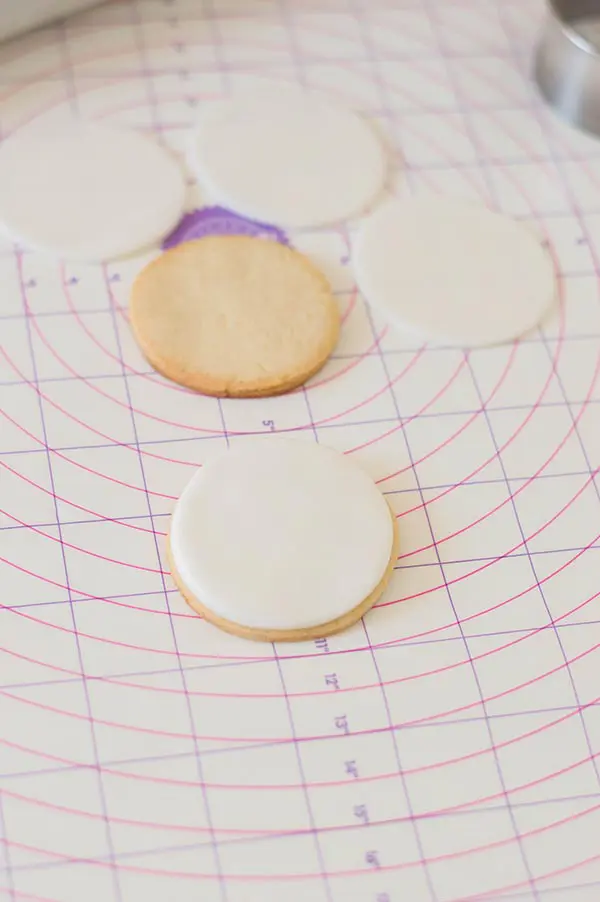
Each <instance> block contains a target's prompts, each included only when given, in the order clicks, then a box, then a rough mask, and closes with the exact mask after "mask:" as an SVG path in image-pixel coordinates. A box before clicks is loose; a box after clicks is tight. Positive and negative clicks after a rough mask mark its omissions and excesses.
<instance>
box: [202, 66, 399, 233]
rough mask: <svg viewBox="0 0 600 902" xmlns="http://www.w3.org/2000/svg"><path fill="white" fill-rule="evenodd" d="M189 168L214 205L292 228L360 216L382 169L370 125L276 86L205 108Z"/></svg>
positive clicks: (251, 89)
mask: <svg viewBox="0 0 600 902" xmlns="http://www.w3.org/2000/svg"><path fill="white" fill-rule="evenodd" d="M190 165H191V167H192V169H193V170H194V171H195V172H196V175H197V177H198V179H199V181H200V183H201V184H202V185H203V186H204V188H205V189H206V191H207V192H209V193H210V194H211V195H212V196H213V197H214V198H215V199H216V200H217V201H218V202H219V203H223V204H225V205H226V206H228V207H231V208H232V209H233V210H235V211H236V212H238V213H242V214H243V215H245V216H251V217H256V218H259V219H265V220H266V221H270V222H274V223H277V224H278V225H281V226H287V227H290V228H294V227H296V228H300V227H311V226H313V227H317V226H325V225H331V224H333V223H336V222H340V221H341V220H345V219H349V218H351V217H353V216H356V215H358V214H360V213H362V212H363V211H364V210H365V208H367V207H368V206H370V205H371V204H372V203H373V201H374V200H375V199H376V198H377V195H378V194H379V193H380V192H381V191H382V189H383V186H384V183H385V179H386V171H387V159H386V152H385V149H384V147H383V144H382V142H381V141H380V139H379V137H378V136H377V134H376V133H375V130H374V129H373V127H372V126H371V125H370V123H368V122H367V121H366V120H364V119H363V118H362V117H361V116H359V115H358V114H357V113H355V112H354V111H353V110H350V109H347V108H346V107H343V106H340V105H337V104H335V103H332V102H331V101H330V100H329V99H328V98H327V97H326V96H325V95H322V94H320V93H318V92H314V91H303V90H301V89H300V88H297V87H292V86H286V85H282V84H277V83H273V82H265V83H263V84H262V85H260V86H257V85H256V84H254V83H252V84H251V85H247V86H246V88H245V90H243V89H242V90H241V92H240V93H239V95H237V96H235V97H234V98H230V99H227V100H221V101H214V102H212V103H207V104H206V105H205V106H204V107H203V110H202V112H201V114H200V118H199V120H198V125H197V128H196V130H195V132H194V134H193V136H192V141H191V147H190Z"/></svg>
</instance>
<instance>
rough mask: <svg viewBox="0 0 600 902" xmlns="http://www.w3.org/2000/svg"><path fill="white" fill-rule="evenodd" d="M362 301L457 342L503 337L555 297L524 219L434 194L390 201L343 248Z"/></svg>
mask: <svg viewBox="0 0 600 902" xmlns="http://www.w3.org/2000/svg"><path fill="white" fill-rule="evenodd" d="M353 263H354V267H355V272H356V278H357V282H358V285H359V288H360V290H361V292H362V293H363V295H364V297H365V299H366V300H367V302H368V303H369V304H371V305H372V306H373V307H375V308H377V309H379V310H380V311H381V312H382V313H383V314H384V315H385V316H387V317H388V318H389V320H390V321H391V322H392V323H393V324H394V325H396V326H398V327H399V328H401V329H405V330H409V331H412V332H416V333H418V334H419V335H421V336H422V337H423V338H424V339H425V340H427V339H434V340H437V341H441V342H448V343H452V344H456V345H459V346H466V347H477V346H484V345H496V344H501V343H503V342H507V341H513V340H514V339H516V338H519V337H520V336H522V335H524V334H525V333H526V332H528V331H529V330H530V329H532V328H534V327H535V326H537V325H538V323H539V322H540V320H541V319H542V317H543V316H544V314H545V313H546V312H547V311H548V309H549V307H550V305H551V304H552V301H553V300H554V299H555V293H556V287H555V275H554V268H553V265H552V260H551V257H550V255H549V254H548V253H547V251H546V250H545V249H544V248H543V247H542V245H541V243H540V241H539V240H538V239H537V237H536V236H535V234H534V233H533V232H532V231H531V230H530V229H529V228H527V227H526V226H525V225H523V224H521V223H519V222H516V221H515V220H513V219H511V218H509V217H507V216H503V215H501V214H498V213H494V212H492V211H490V210H488V209H486V208H485V207H483V206H480V205H477V204H474V203H468V202H463V201H458V200H452V199H447V198H436V197H424V198H415V199H409V200H400V201H392V202H389V203H387V204H386V205H384V206H383V207H381V208H380V209H379V210H378V211H377V212H376V213H374V214H373V216H372V217H371V218H370V219H368V220H367V221H366V222H365V223H364V224H363V226H362V228H361V230H360V232H359V234H358V236H357V239H356V240H355V242H354V246H353Z"/></svg>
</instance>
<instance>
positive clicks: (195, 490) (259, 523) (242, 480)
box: [169, 437, 397, 641]
mask: <svg viewBox="0 0 600 902" xmlns="http://www.w3.org/2000/svg"><path fill="white" fill-rule="evenodd" d="M395 522H396V521H395V518H394V516H393V514H392V512H391V510H390V508H389V506H388V504H387V502H386V500H385V499H384V497H383V495H382V494H381V493H380V491H379V490H378V489H377V487H376V486H375V484H374V483H373V482H372V480H371V479H370V478H369V476H367V474H366V473H364V472H363V470H361V469H360V468H359V467H357V466H356V465H355V464H354V463H352V462H351V461H350V459H349V458H348V457H347V456H345V455H343V454H339V453H338V452H337V451H333V450H332V449H330V448H325V447H323V446H322V445H318V444H315V443H313V442H308V441H299V440H296V441H294V440H289V439H281V438H279V437H272V438H268V439H267V438H261V439H256V440H245V441H243V442H240V443H239V444H238V445H236V446H234V447H233V449H232V450H230V451H228V452H226V453H225V454H224V455H223V456H221V457H219V458H217V459H216V460H215V461H212V462H211V463H209V464H208V465H207V466H205V467H203V468H202V469H201V470H199V471H198V472H197V473H196V475H195V476H194V477H193V478H192V481H191V482H190V483H189V485H188V486H187V488H186V489H185V491H184V492H183V495H182V496H181V498H180V499H179V501H178V502H177V504H176V506H175V510H174V513H173V517H172V520H171V528H170V533H169V556H170V561H171V566H172V571H173V576H174V579H175V581H176V583H177V585H178V587H179V589H180V591H181V593H182V594H183V596H184V597H185V599H186V601H187V602H188V603H189V604H190V606H191V607H192V608H194V610H196V611H198V612H199V613H201V614H203V615H204V616H205V617H206V619H207V620H209V621H210V622H212V623H214V624H215V625H216V626H219V627H221V628H222V629H224V630H226V631H228V632H231V633H234V634H235V635H238V636H242V637H244V638H248V639H257V640H261V641H301V640H305V639H314V638H318V637H321V636H326V635H330V634H331V633H335V632H339V631H340V630H342V629H345V628H346V627H348V626H350V625H351V624H353V623H355V622H356V621H357V620H358V619H360V617H361V616H362V615H363V614H365V613H366V612H367V611H368V610H369V608H370V607H371V606H372V605H373V604H374V603H375V602H376V601H377V599H378V598H379V597H380V595H381V594H382V592H383V590H384V588H385V586H386V585H387V582H388V580H389V577H390V575H391V572H392V568H393V565H394V563H395V560H396V553H397V549H396V526H395Z"/></svg>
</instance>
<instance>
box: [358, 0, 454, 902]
mask: <svg viewBox="0 0 600 902" xmlns="http://www.w3.org/2000/svg"><path fill="white" fill-rule="evenodd" d="M349 3H350V7H351V9H353V10H354V12H355V15H356V16H357V19H358V21H359V22H360V26H361V38H362V43H363V47H364V49H365V55H366V56H367V58H368V60H369V64H370V67H371V70H372V71H373V73H374V79H375V82H376V85H377V90H378V94H379V97H380V99H381V103H382V106H383V108H384V109H386V110H387V109H388V96H387V89H386V85H385V82H384V80H383V79H382V77H381V73H380V69H379V66H378V62H377V58H376V56H375V53H374V49H373V46H372V43H371V39H370V27H369V24H370V23H369V20H368V16H367V14H366V10H365V8H364V7H363V3H362V0H349ZM346 243H347V246H348V247H350V241H349V239H348V236H347V235H346ZM367 318H368V320H369V325H370V328H371V334H372V337H373V341H374V342H376V350H377V352H378V355H379V359H380V361H381V368H382V371H383V374H384V378H385V380H386V381H387V384H388V387H389V389H388V390H389V395H390V398H391V400H392V403H393V406H394V411H395V413H396V419H397V422H398V424H399V425H400V426H401V427H402V423H403V418H402V414H401V412H400V408H399V405H398V400H397V398H396V394H395V392H394V389H393V385H392V382H391V378H390V373H389V369H388V365H387V361H386V359H385V355H384V354H383V352H382V350H381V344H380V342H379V341H378V340H377V331H376V328H375V323H374V321H373V316H372V313H371V310H370V308H367ZM402 436H403V438H404V442H405V445H406V448H407V451H408V453H409V458H410V462H411V467H412V464H413V461H412V457H411V456H410V449H409V447H408V438H407V436H406V431H405V429H404V428H402ZM414 475H415V481H416V483H417V488H419V478H418V475H417V473H416V472H415V474H414ZM419 494H420V499H421V503H422V504H423V503H424V497H423V494H422V492H419ZM432 538H433V536H432ZM362 624H363V630H364V633H365V637H366V639H367V643H368V645H369V646H370V649H371V657H372V661H373V665H374V667H375V671H376V674H377V679H378V681H379V685H380V691H381V696H382V699H383V703H384V707H385V712H386V717H387V721H388V725H389V728H390V737H391V739H392V744H393V749H394V758H395V762H396V767H397V769H398V776H399V778H400V785H401V787H402V794H403V796H404V798H405V800H406V804H407V808H408V811H409V816H410V819H411V821H412V826H413V832H414V837H415V842H416V846H417V849H418V854H419V858H420V861H421V867H422V869H423V874H424V876H425V881H426V884H427V892H428V896H429V898H430V899H431V902H437V900H438V894H437V892H436V888H435V883H434V881H433V878H432V875H431V870H430V866H429V863H428V861H427V856H426V853H425V847H424V844H423V838H422V835H421V831H420V829H419V825H418V821H417V820H416V819H415V816H414V806H413V803H412V799H411V794H410V786H409V781H408V780H407V778H406V777H405V774H404V769H403V766H402V758H401V752H400V745H401V741H399V740H400V737H399V736H398V735H397V732H398V731H396V730H394V729H393V727H392V714H391V710H390V703H389V699H388V695H387V692H386V690H385V686H384V683H383V680H382V676H381V668H380V664H379V661H378V659H377V650H376V649H375V648H373V645H372V643H371V638H370V635H369V630H368V626H367V623H366V620H365V618H363V620H362Z"/></svg>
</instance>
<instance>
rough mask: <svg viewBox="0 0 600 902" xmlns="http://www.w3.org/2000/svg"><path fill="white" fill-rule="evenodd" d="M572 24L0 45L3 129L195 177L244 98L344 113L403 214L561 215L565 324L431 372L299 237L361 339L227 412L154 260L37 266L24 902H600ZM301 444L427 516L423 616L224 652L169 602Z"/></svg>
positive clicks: (240, 11) (25, 294)
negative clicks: (540, 57)
mask: <svg viewBox="0 0 600 902" xmlns="http://www.w3.org/2000/svg"><path fill="white" fill-rule="evenodd" d="M542 13H543V4H542V3H541V2H538V0H456V2H455V0H397V2H391V0H387V2H386V0H318V2H316V0H315V2H311V0H287V2H285V0H281V2H275V0H273V2H271V0H244V2H242V0H222V2H219V0H212V2H211V0H206V2H198V0H172V2H169V0H147V2H144V0H140V2H132V0H127V2H123V3H120V2H116V3H115V2H113V3H109V4H108V5H106V6H104V7H102V8H98V9H94V10H92V11H90V12H87V13H84V14H81V15H79V16H77V17H75V18H73V19H71V20H70V21H69V22H68V23H67V24H65V25H61V26H53V27H51V28H49V29H46V30H43V31H40V32H37V33H33V34H31V35H28V36H26V37H24V38H21V39H19V40H18V41H17V42H15V43H13V44H8V45H5V46H3V47H2V48H1V49H0V125H1V128H2V133H3V134H8V133H10V132H11V131H12V130H14V129H16V128H18V127H20V126H22V125H23V124H24V123H25V122H27V121H29V120H30V119H32V118H34V117H37V116H41V115H52V116H61V115H64V114H67V113H70V112H72V111H75V112H77V113H79V114H80V115H82V116H87V117H92V118H97V119H106V120H111V121H114V122H122V123H124V124H130V125H132V126H135V127H138V128H142V129H147V130H148V131H149V132H152V133H154V134H155V135H156V137H157V138H158V139H159V140H161V141H164V142H165V144H166V145H167V146H169V147H171V148H173V149H174V150H175V151H178V152H183V149H184V145H185V137H186V129H187V127H188V126H189V124H190V123H191V122H192V121H193V118H194V115H195V107H196V106H197V104H198V102H199V101H201V100H202V99H203V98H211V97H216V96H221V95H222V94H223V93H226V92H229V91H233V90H235V87H236V82H237V81H239V79H240V78H241V77H248V76H254V77H262V76H270V77H274V78H276V79H287V80H293V81H300V82H303V83H305V84H307V85H312V86H316V87H320V88H324V89H326V90H328V91H330V92H331V93H332V94H333V95H335V96H338V97H340V98H342V99H345V100H348V101H350V102H351V103H353V104H356V105H357V106H358V107H359V108H360V109H362V110H364V111H365V112H366V113H367V114H368V115H370V116H371V117H372V118H373V119H374V120H375V121H376V123H377V124H378V125H379V126H380V127H381V128H382V129H383V131H384V132H385V133H387V135H388V136H389V139H390V140H391V142H392V143H393V144H394V145H395V146H397V147H398V148H399V147H402V151H403V154H404V160H405V164H404V165H405V181H404V185H403V186H400V187H399V188H398V190H400V191H402V190H428V191H436V192H446V193H457V194H459V195H462V196H474V197H477V198H480V199H483V200H484V201H486V202H489V203H490V204H492V205H493V206H495V207H497V208H499V209H501V210H504V211H505V212H506V213H509V214H512V215H514V216H516V217H518V218H523V219H526V220H528V221H530V222H531V224H532V227H533V228H536V229H538V230H539V231H540V232H541V233H542V234H543V235H544V236H546V237H547V238H548V240H549V241H550V243H551V247H552V249H553V253H554V254H555V257H556V261H557V265H558V267H559V270H560V294H561V303H560V308H559V309H558V310H557V312H556V314H555V315H554V316H553V317H551V318H550V319H549V320H548V321H547V322H546V323H545V324H544V327H543V329H541V330H540V331H538V332H536V333H535V334H533V335H531V336H529V337H528V338H527V339H525V340H523V341H521V342H520V343H518V344H516V345H515V346H511V347H501V348H498V349H492V350H485V351H473V352H472V353H470V354H468V355H467V354H465V353H463V352H462V351H461V350H460V349H457V348H454V347H426V346H423V345H422V344H421V343H420V342H419V341H418V340H417V339H414V340H413V339H411V338H410V337H408V336H406V335H402V334H400V333H397V332H394V331H392V330H391V329H389V328H387V327H386V324H385V323H384V322H381V321H379V320H377V319H376V318H375V317H373V315H372V314H371V313H370V311H369V310H368V309H367V308H366V307H365V305H364V304H363V302H362V301H361V299H360V298H359V297H358V296H357V293H356V290H355V286H354V282H353V278H352V271H351V268H350V267H349V265H348V234H347V233H346V232H345V231H330V232H323V233H303V234H298V235H292V236H290V237H291V239H292V240H293V242H294V243H295V244H296V246H298V247H299V248H300V249H301V250H304V251H306V252H308V253H310V254H311V255H312V256H313V257H314V259H315V260H316V261H317V262H318V263H319V264H320V265H322V266H323V267H324V269H325V270H326V271H327V273H328V274H329V275H330V277H331V279H332V281H333V284H334V287H335V290H336V292H337V294H338V296H339V299H340V304H341V305H342V308H343V312H344V317H345V325H344V330H343V336H342V339H341V342H340V344H339V347H338V348H337V351H336V353H335V355H334V357H333V359H332V360H331V362H330V363H329V365H328V366H327V367H326V369H325V370H324V371H323V372H322V373H321V374H319V375H318V376H317V377H316V378H315V379H314V380H313V381H312V382H311V384H310V385H309V386H308V387H307V388H306V390H303V391H299V392H296V393H295V394H292V395H290V396H288V397H284V398H277V399H266V400H256V401H222V402H220V401H217V400H212V399H208V398H203V397H199V396H194V395H192V394H189V393H187V392H186V391H184V390H182V389H180V388H179V387H177V386H175V385H171V384H168V383H166V382H165V381H164V380H162V379H161V378H159V377H158V376H156V375H155V374H154V373H153V372H151V371H150V370H149V368H148V366H147V365H146V364H145V362H144V360H143V359H142V358H141V356H140V355H139V353H138V351H137V349H136V347H135V346H134V343H133V341H132V338H131V335H130V332H129V329H128V325H127V294H128V286H129V284H130V282H131V278H132V277H133V275H134V274H135V272H137V271H138V270H139V268H140V265H141V262H142V261H141V260H140V259H137V260H133V261H128V262H125V263H119V264H116V263H114V264H111V265H109V266H106V267H104V268H103V267H93V266H75V265H61V264H60V263H58V262H54V261H52V260H47V259H45V258H43V257H42V256H41V255H38V254H33V253H27V252H17V253H16V252H15V251H14V249H13V247H12V245H11V244H9V243H3V244H2V246H1V248H0V284H1V292H0V311H1V326H0V329H1V332H0V334H1V341H2V349H3V357H2V362H1V364H0V408H1V409H2V411H3V417H2V420H1V425H0V452H1V453H0V463H1V464H2V468H1V469H2V475H1V481H0V502H1V504H0V506H1V508H2V511H3V512H2V515H1V520H0V555H1V558H2V563H1V565H0V566H1V570H0V594H1V603H2V606H3V607H2V610H1V611H0V646H1V647H2V651H1V655H2V657H1V666H0V736H1V739H0V787H1V791H0V837H1V839H2V842H1V843H0V873H1V876H0V892H1V894H2V897H3V898H7V899H9V900H27V902H29V900H31V902H41V900H43V902H48V900H52V902H81V900H83V899H85V900H86V902H163V900H165V899H170V898H176V899H177V900H178V902H192V900H194V902H196V900H202V902H264V900H267V902H271V900H273V902H275V900H285V902H301V900H302V902H304V900H306V899H310V900H311V902H407V900H410V902H459V900H461V902H466V900H488V899H489V900H527V902H530V900H536V902H538V900H539V902H541V900H543V902H592V900H596V899H598V897H599V894H600V845H599V842H598V836H599V835H600V773H599V768H600V762H599V761H598V755H599V752H600V708H599V706H598V699H599V698H600V683H599V681H598V672H599V670H598V668H599V655H598V646H599V644H600V622H599V619H600V602H599V599H598V596H599V594H600V582H599V579H598V575H599V573H600V548H599V545H598V536H599V533H600V495H599V492H600V486H599V484H598V479H597V471H598V466H599V464H600V428H599V426H598V422H599V421H598V403H599V402H600V381H599V376H600V298H599V287H598V286H599V283H598V274H599V266H600V257H599V255H600V143H598V142H597V141H594V140H592V139H590V138H588V137H585V136H583V135H581V134H578V133H576V132H574V131H572V130H570V129H569V128H567V127H566V126H564V125H562V124H561V123H559V122H558V121H557V120H555V119H554V118H553V116H552V114H551V113H550V112H548V111H547V110H546V108H545V107H544V106H543V105H542V104H541V102H540V101H539V100H538V98H537V95H536V93H535V89H534V87H533V85H532V83H531V80H530V78H529V74H528V73H529V59H530V52H531V47H532V44H533V41H534V39H535V37H536V35H537V34H538V29H539V24H540V16H541V15H542ZM198 201H199V199H198V198H197V197H195V196H194V192H193V189H192V188H191V187H190V206H192V207H193V206H194V205H195V204H197V203H198ZM57 215H60V211H59V210H57ZM507 266H510V260H507ZM482 303H485V297H483V298H482ZM264 432H277V433H285V434H290V433H293V434H296V435H298V436H299V437H300V438H303V439H305V440H310V441H312V440H315V441H321V442H323V443H326V444H329V445H331V446H333V447H336V448H339V449H341V450H343V451H345V452H346V453H348V454H350V455H352V457H353V458H354V459H355V460H356V461H357V462H360V463H361V464H362V465H363V466H364V467H365V468H366V469H367V470H368V471H369V472H370V473H371V474H372V476H373V477H374V478H375V479H376V480H377V481H378V483H379V485H380V486H381V489H382V490H383V491H384V492H385V493H386V497H387V498H388V499H389V501H390V503H391V504H392V506H393V508H394V510H395V512H396V513H397V515H398V517H399V525H400V530H401V536H402V554H401V557H400V558H399V560H398V564H397V567H396V570H395V574H394V578H393V581H392V584H391V587H390V589H389V591H388V592H387V593H386V595H385V596H384V598H383V599H382V601H381V603H380V604H379V605H378V607H377V609H376V610H375V611H374V612H373V613H372V614H370V615H369V616H368V617H367V618H366V620H365V622H364V623H361V624H360V625H357V626H356V627H355V628H354V629H352V630H350V631H349V632H347V633H345V634H343V635H341V636H339V637H336V638H332V639H329V640H322V641H319V642H315V643H312V644H305V645H297V646H280V647H279V646H278V647H270V646H264V645H254V644H249V643H245V642H243V641H241V640H236V639H234V638H232V637H228V636H226V635H223V634H220V633H218V632H217V631H215V630H214V629H213V628H210V627H208V626H207V625H206V624H205V623H204V622H203V621H202V620H201V619H199V618H197V617H195V616H194V615H193V614H192V613H191V612H190V611H189V610H188V609H187V608H186V606H185V604H184V603H183V601H182V600H181V598H180V597H179V595H178V594H177V592H176V591H175V589H174V586H173V583H172V582H171V579H170V578H169V575H168V573H167V572H166V558H165V533H166V530H167V527H168V517H169V513H170V511H171V510H172V507H173V503H174V500H175V498H176V496H177V495H178V494H179V493H180V492H181V490H182V488H183V487H184V485H185V484H186V482H187V480H188V479H189V478H190V476H191V474H192V473H193V471H194V467H196V466H198V465H200V464H202V463H204V462H206V461H207V460H209V459H210V458H211V457H212V456H213V455H215V454H217V453H220V452H222V451H223V450H224V449H225V448H226V447H227V446H231V445H233V444H235V443H237V442H240V441H251V440H252V436H253V435H256V434H257V433H264ZM273 553H274V554H276V549H274V550H273ZM232 559H233V560H235V549H234V548H232ZM297 566H298V568H302V567H306V566H310V561H303V560H298V562H297Z"/></svg>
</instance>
